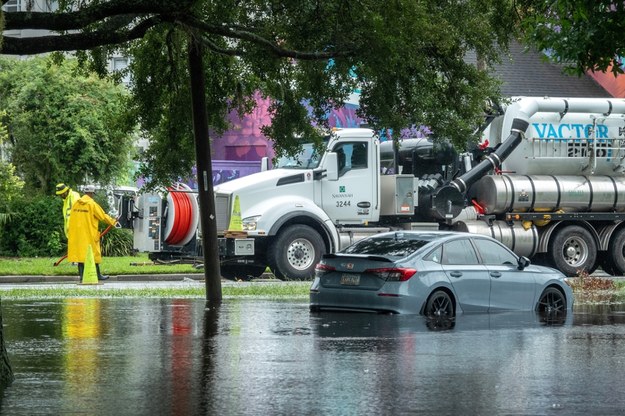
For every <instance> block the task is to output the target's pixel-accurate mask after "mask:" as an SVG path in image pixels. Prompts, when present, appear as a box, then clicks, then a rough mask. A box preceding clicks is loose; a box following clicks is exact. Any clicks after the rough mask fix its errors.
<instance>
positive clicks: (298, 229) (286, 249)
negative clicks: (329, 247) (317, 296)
mask: <svg viewBox="0 0 625 416" xmlns="http://www.w3.org/2000/svg"><path fill="white" fill-rule="evenodd" d="M325 252H326V248H325V244H324V242H323V239H322V238H321V236H320V235H319V233H318V232H317V231H315V230H314V229H313V228H312V227H309V226H308V225H302V224H296V225H291V226H289V227H288V228H286V229H285V230H283V231H281V232H280V234H278V236H277V238H276V240H275V241H274V242H273V244H271V246H270V247H269V250H268V252H267V257H268V260H269V263H270V267H271V270H272V271H273V274H274V275H275V276H276V277H277V278H278V279H281V280H308V279H312V278H313V276H314V274H315V266H316V265H317V263H319V260H320V259H321V255H322V254H324V253H325Z"/></svg>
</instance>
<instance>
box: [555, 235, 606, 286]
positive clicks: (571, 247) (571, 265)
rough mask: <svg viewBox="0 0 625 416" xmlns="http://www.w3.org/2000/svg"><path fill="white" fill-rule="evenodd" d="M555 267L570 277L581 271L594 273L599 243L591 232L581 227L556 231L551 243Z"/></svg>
mask: <svg viewBox="0 0 625 416" xmlns="http://www.w3.org/2000/svg"><path fill="white" fill-rule="evenodd" d="M548 254H549V257H550V260H551V263H552V264H553V266H554V267H555V268H556V269H558V270H560V271H561V272H562V273H564V274H565V275H567V276H569V277H573V276H576V275H577V274H578V273H579V272H581V271H586V272H589V273H590V272H592V271H593V269H594V267H595V264H596V263H597V243H596V242H595V239H594V238H593V237H592V235H591V234H590V232H589V231H588V230H586V229H585V228H584V227H581V226H579V225H570V226H567V227H563V228H561V229H559V230H558V231H556V233H555V234H554V236H553V237H552V238H551V241H550V242H549V252H548Z"/></svg>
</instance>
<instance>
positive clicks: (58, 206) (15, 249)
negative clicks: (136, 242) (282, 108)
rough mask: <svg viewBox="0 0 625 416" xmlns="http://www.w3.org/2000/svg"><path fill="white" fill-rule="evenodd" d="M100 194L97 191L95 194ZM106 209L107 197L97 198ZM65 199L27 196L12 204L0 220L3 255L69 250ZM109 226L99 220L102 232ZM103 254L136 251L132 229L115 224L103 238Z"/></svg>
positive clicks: (54, 254) (53, 253) (43, 254)
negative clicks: (7, 212)
mask: <svg viewBox="0 0 625 416" xmlns="http://www.w3.org/2000/svg"><path fill="white" fill-rule="evenodd" d="M96 196H97V195H96ZM96 200H97V201H98V202H99V203H100V201H102V203H100V205H101V206H102V208H103V209H104V210H105V211H106V210H107V207H108V204H107V203H106V200H105V199H100V198H96ZM62 206H63V201H62V200H61V199H60V198H58V197H56V196H26V197H22V198H20V199H19V200H14V201H12V202H11V204H10V211H11V212H12V213H13V214H11V216H9V217H7V216H4V218H5V220H6V221H5V224H4V225H1V224H0V256H4V257H57V256H62V255H64V254H67V239H66V238H65V233H64V232H63V213H62V212H61V211H62ZM106 227H107V225H106V224H104V223H102V224H100V231H101V232H102V231H103V230H104V229H105V228H106ZM101 244H102V246H101V247H102V255H104V256H110V257H118V256H131V255H133V236H132V231H130V230H122V229H118V228H112V229H111V230H110V231H109V232H108V233H107V234H106V235H105V236H104V237H103V238H102V241H101Z"/></svg>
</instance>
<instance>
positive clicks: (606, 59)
mask: <svg viewBox="0 0 625 416" xmlns="http://www.w3.org/2000/svg"><path fill="white" fill-rule="evenodd" d="M518 3H519V7H520V9H521V10H522V13H523V20H522V27H523V30H524V34H525V40H526V42H527V43H529V44H533V45H534V46H536V47H537V48H538V50H544V51H547V52H548V53H549V54H550V56H551V57H552V59H553V60H555V61H556V62H559V63H562V64H564V65H565V66H566V67H567V69H568V70H569V71H571V72H575V73H578V74H582V73H584V72H585V71H588V70H590V71H600V72H606V71H608V70H609V71H611V72H613V73H614V75H617V74H622V73H623V71H624V69H623V57H624V56H625V37H624V36H623V33H625V3H624V2H622V1H614V0H592V1H587V0H555V1H544V0H522V1H519V2H518Z"/></svg>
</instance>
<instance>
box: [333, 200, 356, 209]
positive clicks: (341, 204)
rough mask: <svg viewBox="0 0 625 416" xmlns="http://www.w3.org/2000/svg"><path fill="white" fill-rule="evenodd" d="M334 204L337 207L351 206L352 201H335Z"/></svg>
mask: <svg viewBox="0 0 625 416" xmlns="http://www.w3.org/2000/svg"><path fill="white" fill-rule="evenodd" d="M336 206H337V207H339V208H340V207H351V206H352V201H336Z"/></svg>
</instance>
